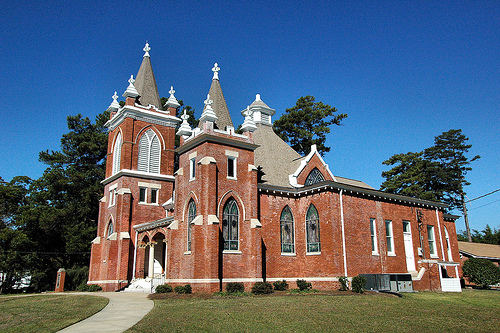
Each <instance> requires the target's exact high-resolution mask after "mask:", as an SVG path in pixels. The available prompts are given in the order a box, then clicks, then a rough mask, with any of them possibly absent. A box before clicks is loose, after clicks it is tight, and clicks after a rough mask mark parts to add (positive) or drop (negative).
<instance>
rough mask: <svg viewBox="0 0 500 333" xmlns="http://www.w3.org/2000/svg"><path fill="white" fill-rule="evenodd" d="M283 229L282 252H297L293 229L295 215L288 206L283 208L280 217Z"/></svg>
mask: <svg viewBox="0 0 500 333" xmlns="http://www.w3.org/2000/svg"><path fill="white" fill-rule="evenodd" d="M280 229H281V252H283V253H295V248H294V230H293V215H292V211H291V210H290V208H289V207H288V206H286V207H285V208H283V211H282V212H281V218H280Z"/></svg>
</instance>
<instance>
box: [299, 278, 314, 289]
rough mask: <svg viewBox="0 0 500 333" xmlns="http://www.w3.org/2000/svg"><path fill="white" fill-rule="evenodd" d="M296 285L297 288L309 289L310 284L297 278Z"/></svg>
mask: <svg viewBox="0 0 500 333" xmlns="http://www.w3.org/2000/svg"><path fill="white" fill-rule="evenodd" d="M297 287H299V290H311V288H312V284H311V282H307V281H306V280H297Z"/></svg>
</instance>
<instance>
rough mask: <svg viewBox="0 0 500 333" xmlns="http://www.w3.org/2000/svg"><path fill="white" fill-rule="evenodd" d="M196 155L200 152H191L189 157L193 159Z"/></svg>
mask: <svg viewBox="0 0 500 333" xmlns="http://www.w3.org/2000/svg"><path fill="white" fill-rule="evenodd" d="M196 156H198V152H197V151H194V152H192V153H191V154H189V159H190V160H191V159H193V158H195V157H196Z"/></svg>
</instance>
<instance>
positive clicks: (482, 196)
mask: <svg viewBox="0 0 500 333" xmlns="http://www.w3.org/2000/svg"><path fill="white" fill-rule="evenodd" d="M498 191H500V188H499V189H498V190H494V191H492V192H490V193H486V194H485V195H481V196H479V197H477V198H474V199H470V200H469V201H466V202H465V203H468V202H471V201H474V200H477V199H481V198H484V197H486V196H488V195H490V194H493V193H495V192H498ZM477 208H479V207H477Z"/></svg>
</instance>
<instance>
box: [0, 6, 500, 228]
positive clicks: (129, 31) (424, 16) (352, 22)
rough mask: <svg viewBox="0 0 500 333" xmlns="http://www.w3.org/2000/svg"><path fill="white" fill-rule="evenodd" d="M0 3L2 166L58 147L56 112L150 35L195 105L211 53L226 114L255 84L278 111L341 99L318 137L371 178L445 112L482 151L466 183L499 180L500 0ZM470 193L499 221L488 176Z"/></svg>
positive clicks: (111, 80) (437, 129)
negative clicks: (310, 99)
mask: <svg viewBox="0 0 500 333" xmlns="http://www.w3.org/2000/svg"><path fill="white" fill-rule="evenodd" d="M0 5H1V8H2V10H1V11H0V40H1V41H2V43H1V44H0V56H1V59H2V60H1V62H0V75H1V76H2V86H1V91H2V93H3V94H2V95H3V107H2V109H1V113H2V118H3V121H2V122H1V131H0V140H1V142H2V150H1V151H0V176H1V177H2V178H3V179H4V180H7V181H8V180H10V179H11V178H12V177H13V176H16V175H27V176H29V177H31V178H38V177H40V176H41V175H42V173H43V170H44V169H45V167H46V166H45V165H44V164H42V163H40V162H38V153H39V152H40V151H42V150H46V149H49V150H58V149H59V147H60V139H61V136H62V134H64V133H67V131H68V130H67V127H66V117H67V116H68V115H75V114H78V113H81V114H83V115H84V116H88V117H90V118H91V119H94V118H95V116H96V115H97V114H98V113H100V112H102V111H103V110H105V109H106V108H107V107H108V106H109V104H110V103H111V101H112V99H111V95H113V93H114V91H115V90H116V91H118V94H119V95H121V94H122V93H123V91H124V90H125V89H126V87H127V85H128V82H127V80H128V78H129V77H130V75H131V74H133V75H134V76H135V75H136V74H137V71H138V69H139V65H140V63H141V61H142V55H143V53H144V52H143V51H142V48H143V47H144V44H145V42H146V40H147V41H148V42H149V44H150V46H151V49H152V50H151V52H150V53H151V61H152V64H153V69H154V71H155V75H156V80H157V84H158V88H159V91H160V95H161V96H168V90H169V89H170V86H171V85H173V86H174V88H175V90H176V97H177V98H178V99H182V100H183V101H184V102H185V103H186V104H187V105H191V106H192V107H193V108H195V109H196V111H197V116H198V117H199V116H200V113H201V109H202V106H203V101H204V99H205V98H206V94H207V93H208V90H209V87H210V83H211V79H212V72H211V68H212V67H213V64H214V62H218V63H219V67H220V68H221V71H220V73H219V76H220V81H221V85H222V88H223V91H224V95H225V97H226V101H227V104H228V107H229V110H230V112H231V115H232V117H233V122H234V123H235V124H236V125H237V124H240V123H242V122H243V117H242V116H241V115H240V111H241V110H242V109H244V108H245V107H246V106H247V105H249V104H250V103H252V101H253V100H254V99H255V94H257V93H259V94H261V96H262V99H263V101H264V102H266V103H267V104H268V105H269V106H270V107H272V108H274V109H276V111H277V115H276V116H278V117H279V115H281V114H282V113H283V111H284V110H285V109H286V108H289V107H292V106H293V105H294V104H295V102H296V100H297V99H298V98H299V97H300V96H305V95H313V96H315V97H316V100H317V101H323V102H324V103H327V104H330V105H332V106H335V107H336V108H337V109H338V110H339V112H342V113H347V114H348V118H347V119H345V121H344V122H343V125H342V126H340V127H334V128H332V132H331V134H330V135H329V137H328V144H329V146H331V152H330V153H329V154H328V156H326V158H325V161H326V162H327V163H328V164H329V166H330V169H331V170H332V172H333V173H334V174H335V175H339V176H343V177H348V178H353V179H359V180H363V181H365V182H366V183H368V184H370V185H371V186H373V187H375V188H379V186H380V184H381V183H382V181H383V179H382V177H381V173H382V171H385V170H388V168H387V167H386V166H383V165H382V162H383V161H384V160H386V159H388V158H389V157H390V156H392V155H394V154H396V153H406V152H408V151H421V150H423V149H425V148H427V147H429V146H431V145H432V144H433V141H434V137H435V136H437V135H439V134H441V133H442V132H444V131H448V130H449V129H452V128H453V129H462V130H463V132H464V134H465V135H466V136H468V137H469V138H470V140H469V143H470V144H472V145H473V147H472V149H471V151H470V155H469V156H470V157H472V156H474V155H476V154H479V155H481V159H480V160H478V161H476V162H474V163H473V164H472V167H473V171H472V172H470V173H469V174H468V175H467V179H468V180H469V181H470V182H471V183H472V185H471V186H469V187H468V188H466V191H467V194H468V197H469V198H470V199H473V198H475V197H478V196H480V195H483V194H486V193H489V192H491V191H494V190H496V189H498V188H500V181H499V180H498V179H500V171H499V169H500V168H499V164H500V158H499V153H498V148H499V147H500V135H499V134H500V131H499V124H500V115H499V105H500V2H499V1H459V0H454V1H315V2H311V3H309V2H307V1H258V0H256V1H218V2H202V1H120V2H111V1H95V2H91V1H50V0H47V1H43V2H38V1H15V2H13V1H5V0H1V3H0ZM121 99H123V98H121ZM469 208H470V212H469V214H470V215H469V218H470V224H471V227H472V228H474V229H480V230H481V229H483V228H484V226H485V225H486V224H489V225H490V226H492V227H496V228H498V227H500V219H499V213H498V211H499V210H500V192H496V193H495V194H492V195H490V196H487V197H485V198H483V199H480V200H476V201H474V202H471V203H470V206H469ZM456 213H457V214H458V213H459V212H456ZM464 228H465V227H464V221H463V218H460V219H459V220H458V221H457V229H458V230H463V229H464Z"/></svg>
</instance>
